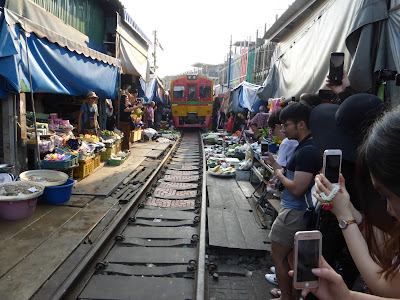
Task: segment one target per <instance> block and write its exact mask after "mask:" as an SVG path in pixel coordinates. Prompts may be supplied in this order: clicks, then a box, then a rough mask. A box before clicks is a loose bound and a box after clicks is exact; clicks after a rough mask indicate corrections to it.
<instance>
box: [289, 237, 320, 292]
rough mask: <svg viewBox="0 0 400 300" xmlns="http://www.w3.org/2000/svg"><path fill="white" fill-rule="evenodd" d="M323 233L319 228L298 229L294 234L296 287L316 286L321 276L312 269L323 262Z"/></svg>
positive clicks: (294, 281)
mask: <svg viewBox="0 0 400 300" xmlns="http://www.w3.org/2000/svg"><path fill="white" fill-rule="evenodd" d="M321 251H322V234H321V232H319V231H318V230H313V231H298V232H296V234H295V236H294V276H293V286H294V288H295V289H309V288H316V287H318V285H319V278H318V277H317V276H315V275H314V274H313V273H312V271H311V270H312V269H314V268H319V267H320V264H321Z"/></svg>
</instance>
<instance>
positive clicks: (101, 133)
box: [100, 130, 114, 136]
mask: <svg viewBox="0 0 400 300" xmlns="http://www.w3.org/2000/svg"><path fill="white" fill-rule="evenodd" d="M100 135H101V136H114V131H109V130H102V131H101V132H100Z"/></svg>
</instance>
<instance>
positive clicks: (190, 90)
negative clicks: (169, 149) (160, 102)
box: [171, 75, 214, 128]
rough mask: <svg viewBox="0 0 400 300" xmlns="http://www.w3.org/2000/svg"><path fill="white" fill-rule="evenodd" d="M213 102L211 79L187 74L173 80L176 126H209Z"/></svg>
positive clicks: (172, 103)
mask: <svg viewBox="0 0 400 300" xmlns="http://www.w3.org/2000/svg"><path fill="white" fill-rule="evenodd" d="M213 104H214V98H213V82H212V80H211V79H209V78H206V77H203V76H198V75H185V76H180V77H177V78H174V79H173V80H172V81H171V105H172V106H171V109H172V118H173V120H174V124H175V127H177V128H178V127H181V128H182V127H183V128H185V127H209V126H210V122H211V115H212V110H213Z"/></svg>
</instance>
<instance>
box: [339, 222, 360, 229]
mask: <svg viewBox="0 0 400 300" xmlns="http://www.w3.org/2000/svg"><path fill="white" fill-rule="evenodd" d="M349 224H357V221H356V220H349V221H346V220H340V222H339V227H340V228H341V229H346V228H347V226H348V225H349Z"/></svg>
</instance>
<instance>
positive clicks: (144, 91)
mask: <svg viewBox="0 0 400 300" xmlns="http://www.w3.org/2000/svg"><path fill="white" fill-rule="evenodd" d="M139 82H140V84H139V89H138V91H139V97H143V98H144V99H145V101H144V103H149V102H151V101H154V102H155V103H156V104H157V105H160V104H162V105H163V106H165V98H164V95H163V94H160V87H161V88H162V85H161V84H160V83H159V82H158V79H157V78H151V79H150V80H149V82H145V81H144V80H143V79H142V78H139Z"/></svg>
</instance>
